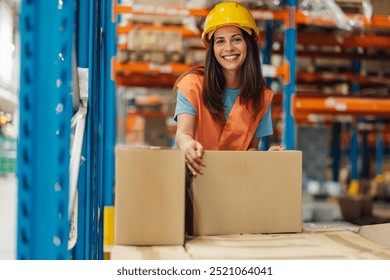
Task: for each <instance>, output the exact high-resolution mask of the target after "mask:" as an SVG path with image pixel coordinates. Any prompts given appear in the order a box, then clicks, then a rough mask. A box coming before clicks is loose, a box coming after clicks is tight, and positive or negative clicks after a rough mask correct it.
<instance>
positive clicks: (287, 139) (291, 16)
mask: <svg viewBox="0 0 390 280" xmlns="http://www.w3.org/2000/svg"><path fill="white" fill-rule="evenodd" d="M296 6H297V1H296V0H287V14H288V16H287V18H286V22H285V23H284V24H285V25H286V31H285V35H284V36H285V39H284V57H285V63H288V65H289V77H288V79H287V83H286V82H285V83H284V89H283V132H282V145H283V146H284V147H285V148H286V149H287V150H294V149H295V119H294V116H293V115H292V98H293V95H294V94H295V81H296V69H295V60H296V44H297V30H296V21H295V13H296Z"/></svg>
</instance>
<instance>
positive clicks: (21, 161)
mask: <svg viewBox="0 0 390 280" xmlns="http://www.w3.org/2000/svg"><path fill="white" fill-rule="evenodd" d="M74 7H77V8H76V9H75V8H74ZM141 8H142V7H138V9H141ZM150 8H151V7H150V6H149V9H150ZM170 11H171V13H172V12H173V11H176V12H177V13H179V14H183V13H188V15H193V16H200V17H204V16H205V15H206V14H207V12H208V11H207V10H204V9H200V10H197V9H175V8H174V7H172V8H171V10H170ZM128 12H132V13H137V12H139V13H144V12H145V11H144V10H137V9H134V7H133V8H131V7H126V6H123V5H120V4H117V2H116V1H115V0H114V1H110V0H98V1H92V0H89V1H81V0H75V1H66V2H65V1H55V2H52V1H49V2H47V1H43V0H38V1H27V0H26V1H22V7H21V14H20V23H21V24H20V26H21V27H20V28H21V30H20V31H21V80H20V95H19V103H20V133H19V143H18V167H17V169H18V170H17V176H18V184H19V186H18V192H19V193H18V226H17V234H18V237H17V258H18V259H102V258H103V220H104V216H105V208H106V207H110V206H112V205H113V193H114V166H115V162H114V145H115V135H116V131H115V130H116V129H115V124H116V120H115V118H116V112H115V86H116V82H117V80H115V81H113V80H112V79H111V77H113V76H115V73H112V72H111V67H112V68H113V69H114V70H112V71H117V70H118V71H123V70H125V71H129V70H128V69H118V67H119V66H118V65H116V63H115V62H114V63H111V59H112V57H114V56H115V52H116V48H117V47H119V48H120V47H121V46H117V45H116V42H115V34H116V32H118V33H122V32H127V31H128V30H130V29H131V28H132V27H131V26H127V27H118V28H117V29H116V28H115V21H116V20H113V18H114V19H116V17H117V16H118V15H119V14H120V13H128ZM155 13H156V14H159V13H161V10H155ZM111 15H113V17H111ZM254 15H255V17H256V18H257V19H259V20H260V19H261V20H265V21H267V22H269V23H270V22H272V21H282V22H284V24H285V33H284V42H283V45H284V64H283V66H282V67H281V68H279V69H277V71H276V73H277V74H278V75H283V82H284V84H283V98H282V100H281V102H282V104H283V106H282V107H283V109H282V111H283V133H282V141H283V143H282V144H283V145H284V146H285V147H286V148H287V149H294V148H295V116H294V111H293V110H294V104H295V103H294V98H295V97H294V96H295V91H296V89H295V87H296V76H297V73H296V70H295V64H296V55H297V50H296V45H297V30H296V29H297V24H300V23H301V24H312V23H319V22H316V19H311V18H310V17H308V16H307V15H306V14H304V13H301V12H300V11H297V1H296V0H287V1H286V9H285V10H284V11H254ZM362 21H363V22H364V24H365V26H367V27H369V28H386V29H387V28H390V19H389V18H388V17H385V16H375V17H373V19H372V21H370V22H367V21H365V19H362ZM321 23H322V24H330V25H333V23H327V22H321ZM269 28H270V27H269ZM268 31H269V29H268ZM183 32H184V34H186V35H185V36H193V34H191V33H185V32H186V31H183ZM266 34H268V35H266V36H267V42H268V47H266V49H265V50H264V53H267V51H268V52H269V51H270V49H269V48H270V45H271V44H270V42H271V41H272V36H270V33H269V32H267V31H266ZM380 39H383V37H381V38H380ZM350 40H351V41H354V40H359V38H357V37H355V38H352V39H350ZM322 41H324V40H322ZM370 41H371V40H370ZM346 42H347V41H346ZM361 42H364V43H365V41H361ZM371 42H372V43H373V44H374V43H375V42H374V41H371ZM317 43H319V41H317ZM377 44H383V41H380V42H379V41H378V43H377ZM385 44H389V43H388V42H386V43H385ZM386 46H387V45H386ZM72 50H75V51H74V53H76V54H77V59H76V61H77V67H78V68H82V69H86V70H87V72H88V77H89V79H88V90H87V92H88V101H87V104H86V109H87V112H88V113H87V115H86V129H85V132H84V137H83V142H82V144H83V145H82V147H83V148H82V153H81V157H82V158H83V159H84V160H83V162H82V163H81V164H80V170H79V177H78V201H79V204H78V205H79V209H78V212H77V218H78V222H77V228H78V232H77V242H76V245H75V247H74V248H73V249H71V250H70V249H69V248H68V246H67V245H68V244H67V243H68V242H67V241H68V233H69V228H70V217H69V214H68V211H69V206H68V205H69V200H70V199H69V181H70V178H69V172H68V171H69V151H70V146H71V142H70V137H69V135H71V129H70V122H71V118H72V115H73V114H74V109H73V110H72V105H71V104H72V100H70V99H71V94H70V93H72V92H73V91H72V88H71V84H72V83H74V80H73V77H74V76H75V73H74V71H73V70H72V69H73V67H72V59H71V57H72ZM265 60H267V57H265ZM171 66H172V65H171ZM137 67H139V68H138V70H140V69H141V71H139V72H140V73H141V72H142V71H143V70H142V69H143V68H142V67H145V65H143V64H139V65H138V66H137ZM178 67H179V68H178V69H176V68H174V70H173V71H176V70H178V71H179V72H180V71H182V70H183V69H182V68H180V67H183V66H178ZM148 70H150V69H148ZM132 74H134V73H132ZM166 74H167V75H168V74H169V73H166ZM141 79H142V78H141V77H139V83H140V84H141V83H142V81H141ZM296 100H299V99H295V101H296ZM301 101H302V102H303V101H305V102H306V101H307V104H309V105H307V106H306V107H301V109H309V108H310V106H313V105H315V102H314V101H313V100H309V99H301ZM355 101H356V100H355ZM355 101H353V100H352V99H351V100H347V102H355ZM301 104H302V103H301ZM305 104H306V103H305ZM351 104H352V103H351ZM381 104H382V103H381ZM366 105H367V104H366ZM382 105H383V106H389V104H388V102H386V101H385V102H384V104H382ZM319 106H320V107H321V106H322V105H319ZM382 108H383V110H384V111H386V112H387V110H388V109H387V108H388V107H382ZM322 109H324V108H322ZM366 109H370V108H369V106H368V105H367V106H366ZM371 109H372V108H371ZM371 113H372V111H371ZM352 140H353V141H354V142H356V138H354V137H353V139H352ZM382 142H383V139H382V137H381V134H380V133H379V132H378V151H381V148H382V146H381V143H382ZM354 145H355V146H356V145H357V143H355V144H354ZM380 154H381V153H380ZM355 156H356V154H355ZM354 160H357V159H356V158H355V159H354ZM377 160H378V163H381V160H382V159H380V158H378V159H377ZM377 169H378V172H381V164H378V165H377ZM382 171H383V170H382Z"/></svg>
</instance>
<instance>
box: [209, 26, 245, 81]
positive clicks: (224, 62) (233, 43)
mask: <svg viewBox="0 0 390 280" xmlns="http://www.w3.org/2000/svg"><path fill="white" fill-rule="evenodd" d="M242 32H243V31H242V30H241V29H240V28H239V27H237V26H234V25H228V26H223V27H220V28H218V29H217V30H216V31H215V32H214V55H215V57H216V59H217V61H218V62H219V64H221V66H222V68H223V71H224V72H225V74H227V73H230V74H237V72H238V70H239V69H240V67H241V66H242V65H243V64H244V61H245V58H246V55H247V46H246V43H245V40H244V36H243V34H242Z"/></svg>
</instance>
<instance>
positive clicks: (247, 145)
mask: <svg viewBox="0 0 390 280" xmlns="http://www.w3.org/2000/svg"><path fill="white" fill-rule="evenodd" d="M258 36H259V30H258V28H257V26H256V23H255V20H254V18H253V16H252V14H251V13H250V12H249V11H248V10H247V9H246V8H245V7H244V6H243V5H241V4H239V3H236V2H222V3H219V4H217V5H216V6H215V7H214V8H213V9H212V10H211V11H210V13H209V14H208V15H207V17H206V20H205V24H204V31H203V34H202V40H203V43H204V44H205V45H206V47H207V52H206V59H205V65H204V66H200V67H195V68H193V69H191V70H190V71H188V72H186V73H184V74H183V75H182V76H181V77H179V79H178V80H177V81H176V83H175V86H174V91H175V92H176V93H177V103H176V110H175V116H174V118H175V119H176V120H177V132H176V138H175V141H176V145H177V146H178V147H179V148H180V149H182V150H184V152H185V156H186V162H187V167H188V169H189V170H190V172H191V173H192V174H193V175H196V174H197V173H202V168H203V167H204V166H205V162H204V160H203V159H202V155H203V151H204V150H238V151H241V150H242V151H244V150H258V147H259V143H260V138H261V137H264V136H267V135H271V134H272V133H273V129H272V119H271V112H270V104H271V100H272V97H273V92H272V91H271V90H270V89H269V88H267V87H266V86H265V84H264V80H263V76H262V71H261V66H260V53H259V47H258V45H257V38H258ZM269 150H283V148H282V147H280V146H273V147H271V148H270V149H269Z"/></svg>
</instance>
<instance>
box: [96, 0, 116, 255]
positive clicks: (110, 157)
mask: <svg viewBox="0 0 390 280" xmlns="http://www.w3.org/2000/svg"><path fill="white" fill-rule="evenodd" d="M102 7H103V11H104V13H102V18H101V24H102V32H101V34H102V35H101V36H102V38H101V46H100V49H101V53H100V62H101V64H100V68H101V69H100V73H101V75H102V77H101V79H100V100H102V102H101V104H100V105H101V108H100V110H101V112H104V114H100V123H101V125H100V126H101V133H102V134H101V139H102V145H101V151H100V153H101V155H102V157H101V160H100V164H101V166H100V169H101V170H102V172H100V176H101V178H100V181H101V182H102V188H101V196H100V197H101V200H100V205H102V208H101V209H103V210H104V211H101V219H102V221H103V223H101V224H100V226H102V227H103V228H102V227H101V228H100V230H101V232H102V234H100V236H99V244H102V246H103V250H104V246H105V245H108V246H110V245H113V239H114V236H113V235H114V233H113V232H114V229H113V225H114V208H113V206H114V173H115V157H114V155H115V154H114V151H115V143H116V95H115V94H116V92H115V83H114V81H113V80H112V78H111V77H112V75H111V60H112V58H113V57H114V56H115V53H116V38H115V24H114V22H113V20H112V19H113V16H112V12H113V11H112V8H113V6H112V0H102ZM111 241H112V242H111Z"/></svg>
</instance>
